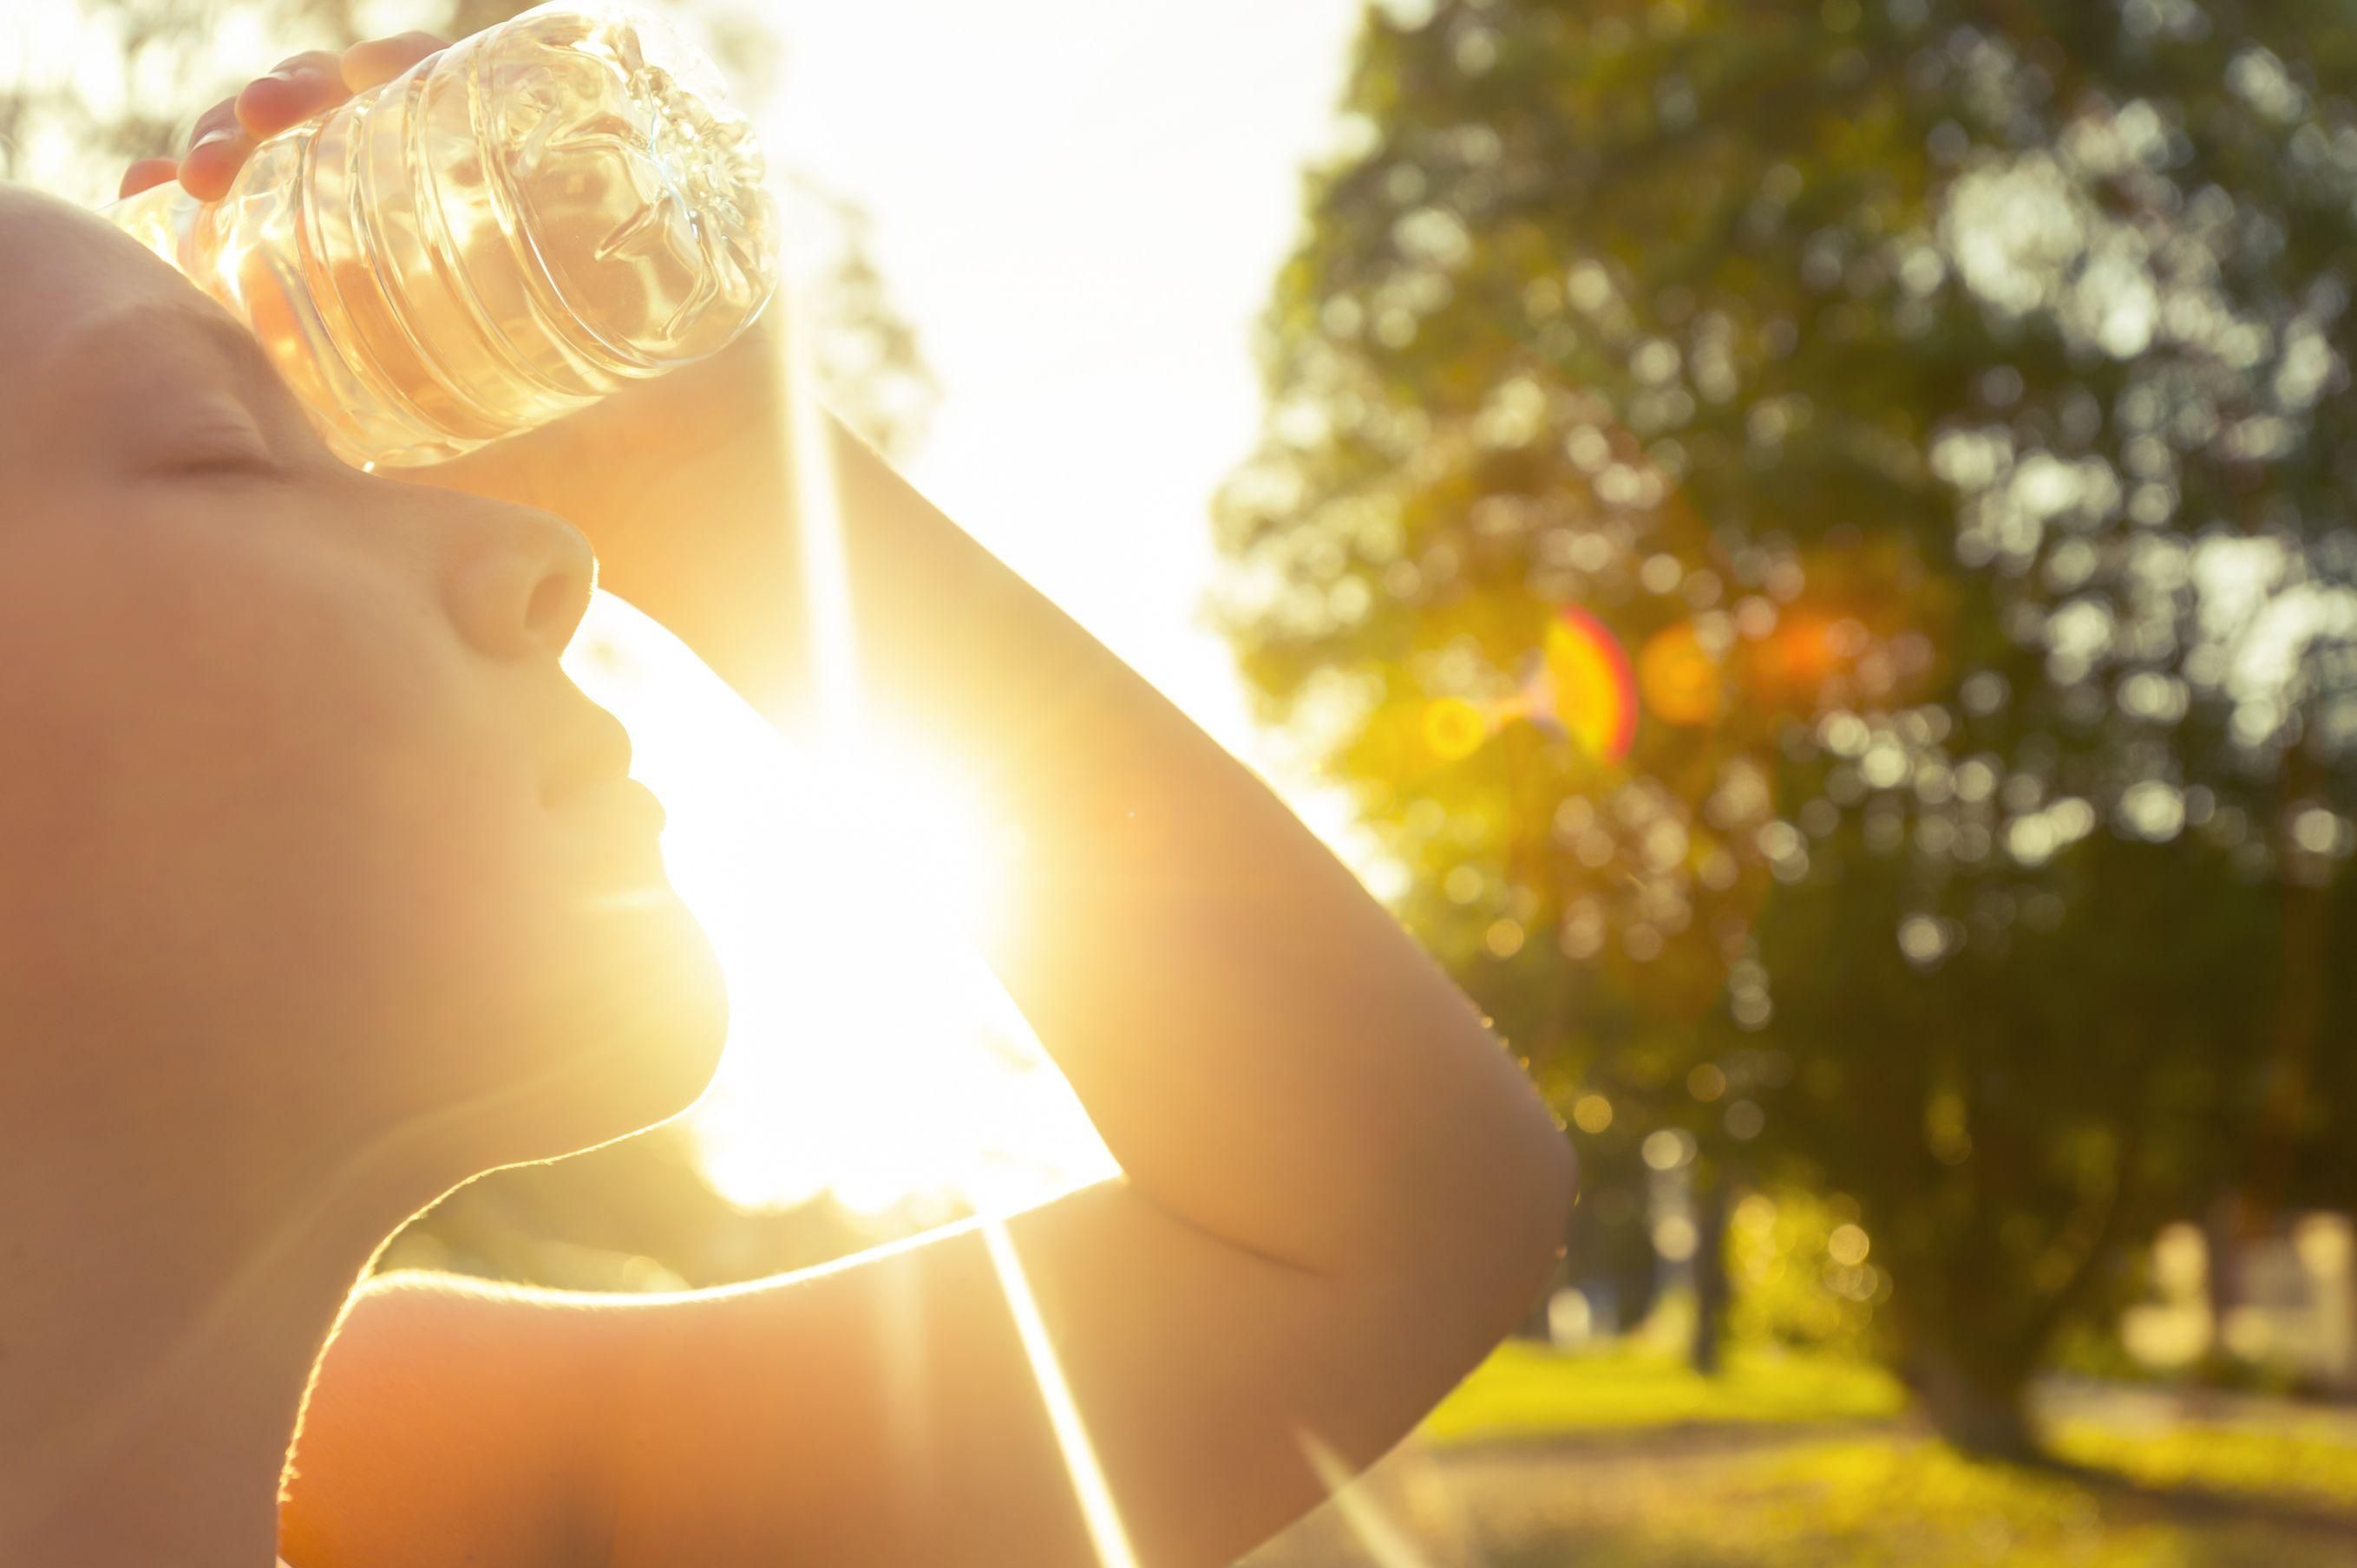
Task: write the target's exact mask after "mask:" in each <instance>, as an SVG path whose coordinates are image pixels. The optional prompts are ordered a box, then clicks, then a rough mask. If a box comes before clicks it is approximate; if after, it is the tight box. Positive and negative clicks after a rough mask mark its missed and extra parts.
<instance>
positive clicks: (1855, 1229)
mask: <svg viewBox="0 0 2357 1568" xmlns="http://www.w3.org/2000/svg"><path fill="white" fill-rule="evenodd" d="M1836 1232H1838V1233H1839V1235H1838V1237H1837V1236H1836ZM1871 1247H1872V1243H1871V1238H1869V1237H1868V1236H1867V1232H1866V1231H1865V1230H1863V1229H1862V1228H1861V1227H1859V1226H1858V1224H1857V1204H1856V1203H1854V1202H1849V1201H1847V1200H1846V1199H1845V1200H1828V1199H1825V1198H1823V1197H1818V1196H1817V1195H1815V1194H1813V1193H1811V1192H1809V1191H1807V1190H1806V1189H1803V1188H1786V1189H1784V1190H1782V1191H1780V1192H1778V1193H1777V1194H1775V1196H1774V1197H1769V1196H1768V1195H1766V1194H1762V1193H1754V1194H1751V1195H1749V1196H1748V1197H1745V1198H1743V1200H1742V1201H1741V1202H1739V1203H1738V1204H1737V1205H1736V1208H1735V1214H1734V1216H1733V1219H1732V1220H1731V1222H1730V1223H1729V1225H1728V1226H1727V1275H1728V1277H1729V1279H1730V1281H1731V1282H1732V1283H1733V1284H1734V1287H1735V1304H1734V1308H1733V1310H1732V1311H1731V1312H1730V1314H1729V1315H1728V1322H1727V1328H1728V1331H1729V1332H1730V1333H1731V1334H1732V1335H1733V1336H1734V1337H1735V1338H1736V1339H1737V1340H1738V1342H1739V1343H1743V1344H1749V1345H1762V1346H1781V1347H1785V1348H1792V1349H1802V1350H1815V1351H1823V1352H1830V1353H1833V1354H1836V1355H1842V1356H1855V1355H1857V1354H1859V1353H1861V1352H1863V1351H1864V1350H1865V1349H1866V1348H1867V1347H1868V1345H1869V1344H1870V1343H1871V1338H1870V1336H1871V1330H1872V1326H1873V1322H1874V1309H1875V1306H1876V1305H1877V1304H1878V1302H1881V1301H1886V1300H1888V1299H1889V1295H1890V1276H1889V1274H1888V1273H1884V1272H1883V1270H1882V1269H1881V1268H1880V1267H1879V1266H1878V1265H1877V1264H1876V1263H1874V1262H1871V1261H1869V1260H1870V1257H1871ZM1861 1249H1864V1250H1863V1251H1861Z"/></svg>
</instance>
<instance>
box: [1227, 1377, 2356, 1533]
mask: <svg viewBox="0 0 2357 1568" xmlns="http://www.w3.org/2000/svg"><path fill="white" fill-rule="evenodd" d="M1902 1404H1903V1397H1902V1394H1901V1391H1900V1389H1899V1387H1898V1386H1897V1384H1896V1383H1895V1382H1894V1380H1892V1379H1890V1378H1889V1375H1888V1374H1886V1373H1884V1372H1882V1371H1881V1370H1880V1369H1877V1368H1873V1367H1868V1366H1861V1365H1859V1364H1857V1363H1856V1362H1852V1361H1846V1360H1841V1359H1832V1358H1820V1357H1810V1356H1798V1355H1776V1354H1772V1353H1768V1352H1763V1351H1758V1350H1751V1351H1738V1352H1737V1353H1735V1354H1734V1355H1733V1356H1731V1357H1730V1359H1729V1364H1728V1368H1727V1372H1726V1374H1725V1375H1724V1376H1723V1377H1721V1378H1720V1379H1717V1380H1709V1379H1705V1378H1701V1377H1698V1376H1696V1375H1695V1373H1693V1372H1692V1371H1690V1370H1688V1369H1686V1368H1685V1367H1684V1365H1682V1364H1681V1363H1680V1362H1679V1361H1678V1360H1677V1359H1674V1357H1670V1356H1666V1355H1664V1354H1663V1353H1662V1352H1661V1351H1659V1350H1658V1349H1652V1348H1641V1347H1630V1346H1620V1347H1612V1348H1600V1349H1598V1350H1595V1351H1592V1352H1587V1353H1578V1354H1570V1355H1565V1354H1559V1353H1556V1352H1555V1351H1552V1350H1549V1349H1547V1348H1544V1347H1542V1346H1537V1345H1533V1344H1529V1343H1526V1342H1516V1343H1512V1344H1509V1345H1506V1346H1504V1347H1502V1348H1501V1349H1500V1350H1499V1351H1498V1352H1497V1353H1496V1354H1494V1355H1493V1356H1492V1357H1491V1359H1489V1360H1488V1361H1487V1362H1485V1363H1484V1364H1483V1365H1482V1366H1481V1367H1480V1369H1478V1370H1476V1371H1475V1373H1474V1374H1473V1375H1472V1376H1471V1377H1470V1378H1469V1379H1468V1380H1466V1382H1465V1383H1464V1384H1463V1386H1461V1387H1460V1388H1459V1389H1458V1391H1456V1392H1455V1393H1454V1394H1452V1395H1451V1396H1450V1397H1449V1398H1448V1401H1447V1402H1444V1403H1443V1404H1442V1405H1441V1406H1440V1408H1439V1409H1438V1410H1437V1411H1436V1412H1434V1414H1433V1415H1432V1416H1431V1418H1430V1419H1429V1420H1428V1421H1427V1422H1426V1425H1425V1427H1424V1429H1423V1432H1422V1433H1421V1434H1420V1437H1419V1440H1418V1441H1417V1442H1415V1443H1413V1444H1409V1445H1408V1447H1406V1448H1405V1449H1404V1450H1402V1451H1401V1453H1400V1454H1398V1455H1395V1456H1394V1459H1393V1460H1392V1461H1390V1462H1389V1463H1387V1464H1386V1465H1385V1466H1382V1467H1381V1468H1379V1469H1378V1471H1377V1472H1376V1473H1375V1475H1374V1476H1373V1477H1370V1478H1369V1481H1368V1483H1366V1484H1364V1487H1363V1495H1364V1497H1365V1498H1366V1499H1367V1504H1368V1506H1369V1507H1370V1508H1371V1509H1373V1510H1375V1511H1377V1512H1378V1513H1380V1514H1381V1515H1383V1518H1384V1520H1385V1524H1384V1528H1385V1529H1386V1530H1390V1531H1391V1532H1393V1533H1394V1535H1395V1536H1396V1537H1397V1539H1399V1540H1402V1541H1413V1542H1415V1543H1416V1545H1415V1550H1416V1551H1417V1552H1419V1553H1420V1554H1428V1555H1418V1556H1415V1557H1411V1558H1400V1559H1397V1560H1398V1561H1402V1562H1415V1563H1417V1564H1418V1568H1425V1565H1426V1563H1430V1564H1447V1565H1450V1568H1453V1565H1455V1564H1457V1563H1460V1562H1462V1563H1483V1564H1485V1565H1486V1568H1570V1565H1577V1568H1816V1565H1818V1564H1845V1565H1849V1564H1855V1565H1857V1568H1884V1565H1888V1568H1965V1565H1967V1564H1972V1565H1979V1564H1990V1565H1996V1564H2003V1565H2006V1568H2065V1565H2068V1568H2244V1565H2248V1568H2357V1445H2352V1444H2348V1443H2347V1442H2346V1441H2344V1440H2341V1438H2339V1437H2338V1436H2337V1435H2336V1434H2330V1433H2327V1432H2326V1431H2324V1430H2323V1429H2322V1428H2321V1427H2319V1428H2318V1429H2316V1430H2313V1431H2310V1430H2305V1429H2302V1428H2298V1427H2287V1428H2286V1429H2284V1430H2282V1431H2271V1430H2265V1429H2233V1430H2226V1429H2214V1428H2213V1429H2192V1428H2181V1429H2173V1430H2166V1431H2158V1432H2155V1433H2152V1434H2142V1433H2135V1434H2124V1433H2120V1432H2117V1431H2113V1430H2109V1429H2106V1428H2100V1427H2096V1426H2093V1425H2091V1424H2089V1423H2083V1422H2079V1423H2063V1424H2062V1425H2061V1426H2059V1427H2058V1428H2057V1429H2056V1430H2055V1432H2054V1434H2053V1443H2054V1447H2055V1452H2056V1455H2057V1456H2058V1457H2059V1458H2061V1459H2062V1460H2063V1461H2065V1462H2066V1465H2067V1466H2077V1468H2070V1467H2057V1468H2050V1469H2048V1468H2040V1469H2029V1468H2023V1467H2019V1466H2003V1465H1991V1464H1985V1463H1980V1462H1977V1461H1974V1460H1969V1459H1965V1458H1964V1457H1961V1456H1959V1455H1956V1454H1954V1453H1953V1452H1952V1451H1950V1450H1948V1449H1947V1448H1945V1447H1943V1445H1941V1444H1939V1443H1937V1442H1935V1441H1932V1440H1931V1439H1930V1438H1929V1437H1927V1436H1926V1435H1924V1434H1922V1433H1921V1430H1920V1429H1919V1428H1917V1427H1916V1426H1914V1425H1913V1424H1912V1423H1904V1422H1900V1421H1896V1420H1892V1419H1890V1418H1892V1417H1894V1416H1895V1415H1896V1414H1897V1413H1898V1412H1900V1409H1901V1407H1902ZM1834 1422H1848V1423H1858V1424H1856V1425H1853V1426H1850V1427H1848V1428H1846V1429H1844V1428H1840V1427H1828V1426H1825V1425H1822V1424H1812V1423H1834ZM1780 1424H1781V1427H1782V1429H1783V1430H1782V1431H1781V1433H1780V1431H1779V1426H1780ZM1550 1438H1560V1439H1563V1440H1565V1441H1563V1442H1559V1443H1551V1442H1549V1441H1547V1440H1548V1439H1550ZM1355 1489H1357V1488H1354V1490H1355ZM1341 1514H1342V1510H1337V1509H1329V1510H1325V1512H1324V1513H1322V1514H1321V1515H1320V1516H1319V1518H1318V1520H1313V1521H1312V1522H1311V1523H1310V1524H1309V1525H1308V1526H1305V1527H1304V1529H1303V1530H1301V1531H1299V1532H1298V1533H1297V1535H1295V1536H1292V1537H1288V1538H1287V1540H1286V1541H1281V1542H1279V1543H1277V1544H1276V1546H1275V1547H1274V1548H1272V1549H1271V1550H1270V1551H1269V1552H1267V1553H1266V1554H1265V1555H1256V1556H1255V1557H1254V1559H1253V1560H1252V1562H1253V1563H1254V1568H1340V1565H1341V1564H1361V1563H1372V1562H1377V1561H1382V1562H1392V1561H1394V1558H1392V1557H1386V1556H1382V1555H1380V1554H1376V1555H1369V1554H1368V1546H1367V1541H1365V1540H1364V1539H1363V1538H1361V1539H1353V1537H1354V1535H1356V1534H1359V1533H1360V1530H1359V1529H1354V1527H1352V1526H1351V1524H1350V1522H1349V1520H1347V1519H1345V1518H1343V1517H1341ZM1361 1528H1362V1527H1361Z"/></svg>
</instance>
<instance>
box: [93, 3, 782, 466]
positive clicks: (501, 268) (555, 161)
mask: <svg viewBox="0 0 2357 1568" xmlns="http://www.w3.org/2000/svg"><path fill="white" fill-rule="evenodd" d="M721 103H722V100H721V97H720V91H719V87H718V84H717V82H716V81H714V80H713V79H712V78H711V76H710V75H709V72H708V68H706V67H704V66H703V65H702V63H701V61H700V60H698V59H696V57H695V56H694V54H693V53H692V52H690V51H688V50H686V49H684V48H681V47H680V46H678V45H677V43H676V41H675V40H673V39H671V38H668V36H667V34H666V32H665V31H664V30H663V28H662V25H661V24H660V23H653V22H650V21H648V20H647V19H646V18H643V17H637V16H629V15H627V14H617V13H606V14H600V13H597V12H579V11H572V10H553V9H550V10H543V11H536V12H528V13H526V14H525V15H523V16H519V17H517V18H516V19H515V20H513V21H511V22H510V23H508V24H506V25H505V26H503V27H497V28H494V29H492V30H491V31H490V32H487V33H482V34H479V35H477V36H476V37H475V38H470V39H468V40H467V41H466V42H465V43H462V44H460V45H457V46H456V47H454V48H452V49H450V50H447V51H445V53H444V55H442V56H438V57H436V58H435V59H430V60H427V61H425V62H421V64H420V65H419V66H418V67H417V68H414V69H413V70H411V71H410V72H408V73H406V74H405V75H404V76H403V77H402V78H400V79H398V80H396V81H393V82H391V83H388V84H387V85H386V86H384V87H383V88H381V89H378V90H376V91H372V92H371V93H369V94H366V95H364V96H363V97H361V98H359V99H355V100H353V101H352V102H350V103H348V104H346V105H344V106H342V107H341V108H339V109H337V110H336V111H334V112H332V113H329V114H328V116H327V117H325V118H324V119H322V120H320V121H318V122H317V123H316V124H311V125H307V126H304V127H301V128H298V129H297V130H296V131H294V132H291V133H289V134H285V135H283V136H279V137H276V138H274V139H273V140H271V141H269V142H265V143H264V144H263V145H262V146H261V147H260V148H258V149H257V150H256V151H255V153H254V156H253V160H252V161H251V162H250V163H249V164H248V166H247V167H246V169H245V171H244V172H243V173H242V175H241V176H240V177H239V180H238V182H237V184H236V186H235V187H234V188H232V189H231V192H230V194H229V196H228V198H227V199H224V200H223V201H221V203H219V204H217V205H216V206H213V207H210V208H205V209H199V210H198V211H196V212H195V213H194V214H193V215H192V216H190V215H186V214H183V215H182V216H181V219H180V220H182V221H188V222H192V223H193V224H194V225H195V229H194V232H193V233H192V234H190V235H188V236H186V237H180V236H177V235H175V234H173V233H171V232H170V231H169V225H170V224H171V223H172V222H173V221H174V219H173V217H172V216H171V213H170V210H169V207H168V195H169V190H170V188H167V189H166V192H165V193H164V196H165V199H162V200H159V201H158V202H156V203H155V204H154V209H153V210H150V209H148V206H146V205H143V204H145V203H146V202H147V199H146V198H135V199H134V200H133V202H131V203H126V204H124V206H123V207H120V208H118V209H116V211H115V213H114V216H115V220H116V221H117V222H118V223H121V224H122V225H123V226H124V227H125V228H126V229H128V230H130V231H132V232H133V233H134V234H135V235H136V236H138V237H139V238H141V239H142V240H143V241H145V242H148V243H149V244H150V245H151V246H152V247H154V248H156V249H158V250H159V251H163V252H165V253H166V254H167V256H168V257H169V258H170V259H173V260H174V261H176V262H177V263H179V264H182V265H184V266H188V267H189V268H190V270H191V273H192V275H194V276H195V277H196V280H197V281H198V282H199V285H202V286H204V287H206V288H207V289H209V290H210V291H211V292H212V293H214V294H215V295H216V296H217V297H220V298H221V301H222V303H223V304H225V305H227V306H230V307H231V309H232V310H233V311H235V312H236V313H237V314H239V315H240V316H242V317H244V318H245V319H246V320H247V321H248V323H249V324H250V325H251V326H252V327H253V330H254V332H255V334H256V335H257V336H258V337H259V338H261V339H262V341H263V343H264V347H265V348H267V349H269V350H270V352H271V354H272V357H273V358H274V360H276V361H277V363H278V365H279V368H280V370H281V371H282V373H284V374H285V377H286V379H287V381H288V382H289V384H290V385H292V386H293V387H294V389H295V391H296V393H297V395H299V396H300V397H301V398H302V399H303V401H304V403H306V405H307V406H308V407H309V408H310V409H311V410H312V412H313V413H314V415H315V417H316V418H317V421H318V423H319V424H320V426H321V429H322V432H323V434H325V435H327V437H328V442H329V444H330V445H331V446H334V447H335V448H336V449H337V450H338V451H339V453H340V454H341V455H343V456H345V457H346V458H347V459H348V460H350V461H354V462H360V463H388V464H411V463H425V462H434V461H438V460H440V459H442V458H446V457H450V456H457V455H458V454H460V453H463V452H466V451H468V450H470V449H472V448H474V447H476V446H481V445H483V444H484V443H486V442H489V441H492V440H495V439H497V438H499V437H500V436H501V435H507V434H510V433H511V432H513V431H517V430H521V429H526V428H530V427H531V426H533V425H537V424H544V423H546V422H547V421H548V420H551V419H554V418H555V417H557V416H558V415H560V414H563V413H567V412H569V411H571V410H572V409H574V408H577V407H579V406H581V405H582V404H584V403H588V402H590V401H592V400H594V399H596V398H598V397H602V396H604V395H606V394H607V393H608V392H613V391H616V390H617V389H619V387H621V386H622V385H624V384H625V383H627V382H628V381H632V380H636V379H640V378H643V377H646V376H651V375H655V374H659V373H661V372H662V371H664V370H668V369H671V368H673V366H676V365H681V364H684V363H687V362H690V361H692V360H697V359H701V358H703V357H705V355H707V354H709V353H712V352H713V351H715V350H716V349H719V348H720V347H722V346H723V345H725V344H726V342H727V341H728V340H729V339H730V338H733V337H734V336H736V334H737V332H739V331H741V330H742V329H743V328H744V327H745V326H746V325H747V324H748V323H749V322H750V321H751V320H752V319H753V317H755V316H756V315H757V314H758V313H759V310H760V308H761V306H762V304H763V302H764V301H765V300H766V299H767V297H768V295H769V293H770V287H771V285H772V284H773V282H774V267H775V262H774V254H775V241H774V227H775V224H774V219H773V217H772V212H773V207H772V204H771V201H770V197H769V196H768V194H767V192H766V191H765V190H764V188H763V186H762V175H763V170H762V166H761V162H760V156H759V151H758V149H757V148H756V147H755V146H754V145H753V142H752V139H751V137H750V134H749V132H748V129H747V127H746V126H745V124H744V123H743V122H742V121H741V120H739V119H737V117H735V116H734V115H731V114H729V113H727V112H726V110H725V108H723V107H721ZM155 194H156V193H151V195H155ZM176 239H177V240H181V243H180V245H179V249H178V253H177V254H176V253H174V252H172V251H171V250H168V249H167V243H169V242H172V241H174V240H176ZM191 263H194V264H193V265H192V264H191Z"/></svg>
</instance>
